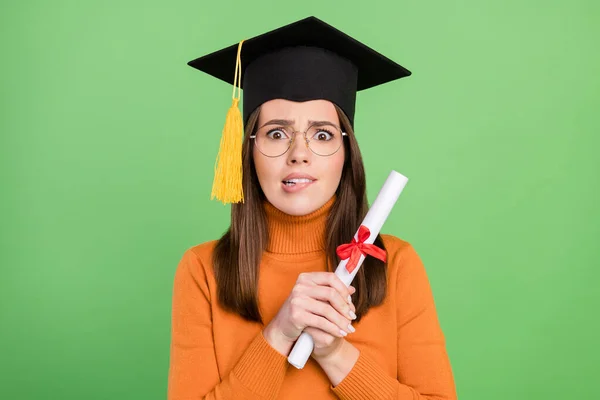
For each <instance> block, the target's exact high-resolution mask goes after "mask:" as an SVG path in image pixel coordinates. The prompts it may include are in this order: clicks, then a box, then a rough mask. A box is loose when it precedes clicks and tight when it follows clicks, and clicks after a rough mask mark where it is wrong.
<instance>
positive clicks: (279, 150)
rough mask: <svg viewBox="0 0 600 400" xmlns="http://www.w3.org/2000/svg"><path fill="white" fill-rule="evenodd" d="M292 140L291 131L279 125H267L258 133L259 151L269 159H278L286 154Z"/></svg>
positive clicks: (257, 144)
mask: <svg viewBox="0 0 600 400" xmlns="http://www.w3.org/2000/svg"><path fill="white" fill-rule="evenodd" d="M290 140H291V134H290V133H289V129H287V128H285V127H282V126H278V125H266V126H263V127H262V128H261V129H259V131H258V132H256V146H257V147H258V150H260V152H261V153H263V154H264V155H266V156H269V157H277V156H280V155H282V154H283V153H285V152H286V151H287V149H288V147H289V145H290Z"/></svg>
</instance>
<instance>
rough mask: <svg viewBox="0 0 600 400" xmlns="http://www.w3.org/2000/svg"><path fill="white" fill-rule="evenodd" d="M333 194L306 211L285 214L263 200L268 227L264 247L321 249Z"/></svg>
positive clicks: (279, 250)
mask: <svg viewBox="0 0 600 400" xmlns="http://www.w3.org/2000/svg"><path fill="white" fill-rule="evenodd" d="M335 199H336V197H335V195H334V196H333V197H332V198H331V199H329V201H327V202H326V203H325V204H324V205H323V206H321V207H320V208H318V209H317V210H315V211H313V212H311V213H310V214H307V215H301V216H298V215H289V214H286V213H284V212H283V211H281V210H279V209H278V208H276V207H275V206H273V205H272V204H271V203H269V202H268V201H265V202H264V203H263V204H264V207H265V211H266V214H267V225H268V227H269V244H268V246H267V251H268V252H270V253H274V254H307V253H313V252H317V251H323V250H325V225H326V221H327V215H328V214H329V211H330V210H331V207H332V206H333V204H334V203H335Z"/></svg>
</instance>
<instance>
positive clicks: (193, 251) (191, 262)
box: [177, 240, 217, 279]
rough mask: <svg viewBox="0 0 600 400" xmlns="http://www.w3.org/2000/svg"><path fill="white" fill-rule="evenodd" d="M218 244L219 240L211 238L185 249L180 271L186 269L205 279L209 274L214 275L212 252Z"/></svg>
mask: <svg viewBox="0 0 600 400" xmlns="http://www.w3.org/2000/svg"><path fill="white" fill-rule="evenodd" d="M216 245H217V240H210V241H207V242H204V243H200V244H196V245H193V246H191V247H188V248H187V249H185V250H184V252H183V255H182V256H181V260H180V262H179V266H178V268H177V270H178V272H183V271H185V272H186V273H188V274H191V275H193V276H195V277H197V278H204V279H206V276H207V275H213V273H212V271H213V269H212V254H213V251H214V249H215V246H216Z"/></svg>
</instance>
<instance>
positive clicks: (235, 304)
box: [213, 106, 387, 323]
mask: <svg viewBox="0 0 600 400" xmlns="http://www.w3.org/2000/svg"><path fill="white" fill-rule="evenodd" d="M335 108H336V111H337V114H338V116H339V119H340V124H341V127H342V129H343V130H344V131H345V132H346V133H347V134H348V136H346V139H345V140H344V148H345V151H346V152H345V155H346V157H345V158H346V159H345V161H344V166H343V170H342V176H341V179H340V184H339V186H338V188H337V191H336V201H335V202H334V204H333V205H332V208H331V210H330V212H329V215H328V217H327V222H326V224H327V227H326V230H325V232H327V238H326V252H327V259H328V266H327V269H328V271H330V272H334V271H335V269H334V268H335V267H337V264H338V263H339V258H338V257H337V254H336V248H337V246H338V245H340V244H343V243H349V242H350V241H351V240H352V238H353V237H354V234H355V233H356V231H357V229H358V227H359V225H360V223H361V222H362V221H363V219H364V217H365V215H366V214H367V211H368V208H369V205H368V201H367V195H366V179H365V170H364V165H363V161H362V157H361V154H360V150H359V148H358V143H357V141H356V138H355V137H354V130H353V129H352V124H351V123H350V121H349V120H348V118H347V117H346V115H345V113H344V112H343V111H342V110H341V109H340V108H339V107H338V106H335ZM259 114H260V107H258V108H257V109H256V110H255V111H254V112H253V113H252V114H251V115H250V116H249V118H248V122H247V123H246V129H245V135H244V143H243V144H242V168H243V171H244V174H243V182H242V187H243V190H244V203H234V204H232V205H231V224H230V226H229V229H228V230H227V232H225V234H223V236H222V237H221V238H220V239H219V240H218V242H217V244H216V247H215V249H214V252H213V265H214V271H215V279H216V282H217V284H218V290H217V291H218V295H217V297H218V301H219V304H220V305H221V306H222V307H223V308H224V309H226V310H229V311H232V312H234V313H236V314H238V315H240V316H241V317H242V318H244V319H246V320H248V321H255V322H260V323H263V320H262V316H261V315H260V311H259V308H258V272H259V266H260V262H261V256H262V253H263V251H264V250H265V249H266V246H267V244H268V241H269V237H268V236H269V232H268V227H267V218H266V214H265V210H264V206H263V204H262V203H263V200H264V199H265V195H264V193H263V191H262V189H261V187H260V183H259V181H258V177H257V175H256V169H255V168H254V159H253V155H252V154H253V151H252V150H253V146H254V141H253V140H251V139H249V137H250V135H252V134H253V133H254V130H255V128H256V125H257V121H258V116H259ZM374 244H375V245H376V246H378V247H380V248H382V249H384V250H385V247H384V245H383V241H382V239H381V236H380V235H377V237H376V238H375V242H374ZM352 286H354V287H355V288H356V292H355V293H354V294H353V295H352V301H353V303H354V305H355V307H356V315H357V319H356V320H354V321H353V323H356V322H358V321H360V320H361V318H362V316H363V315H365V314H366V313H367V311H368V310H369V308H370V307H374V306H377V305H379V304H381V303H382V302H383V300H384V299H385V296H386V288H387V282H386V264H385V263H384V262H383V261H380V260H379V259H376V258H374V257H371V256H367V257H366V258H365V260H364V262H363V264H362V266H361V268H360V269H359V271H358V273H357V274H356V276H355V278H354V280H353V281H352Z"/></svg>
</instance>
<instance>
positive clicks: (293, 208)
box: [267, 191, 329, 216]
mask: <svg viewBox="0 0 600 400" xmlns="http://www.w3.org/2000/svg"><path fill="white" fill-rule="evenodd" d="M267 199H268V200H269V202H270V203H271V204H273V205H274V206H275V207H276V208H277V209H279V210H280V211H282V212H284V213H286V214H289V215H294V216H300V215H306V214H310V213H311V212H313V211H315V210H317V209H318V208H320V207H321V206H323V204H325V203H326V202H327V200H328V199H329V198H327V199H325V198H324V197H323V196H322V193H320V194H317V195H315V194H313V195H311V194H310V193H306V194H304V193H303V194H299V193H298V194H291V195H290V194H288V193H285V192H283V191H281V193H277V194H276V195H274V196H267Z"/></svg>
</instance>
